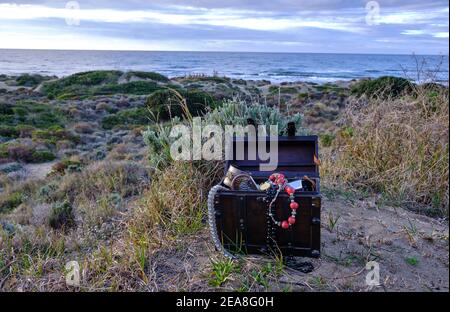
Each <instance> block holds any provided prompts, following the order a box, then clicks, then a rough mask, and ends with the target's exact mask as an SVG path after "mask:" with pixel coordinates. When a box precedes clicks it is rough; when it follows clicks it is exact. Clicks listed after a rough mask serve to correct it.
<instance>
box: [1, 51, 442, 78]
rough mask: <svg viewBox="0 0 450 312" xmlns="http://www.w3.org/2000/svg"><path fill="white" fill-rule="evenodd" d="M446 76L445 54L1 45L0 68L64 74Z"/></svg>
mask: <svg viewBox="0 0 450 312" xmlns="http://www.w3.org/2000/svg"><path fill="white" fill-rule="evenodd" d="M422 61H425V62H426V65H425V66H424V70H425V71H431V72H433V71H435V72H436V81H438V82H447V81H448V55H444V54H440V55H426V54H422V55H421V54H413V53H412V54H380V53H373V54H368V53H334V52H333V53H331V52H329V53H316V52H295V53H294V52H251V51H247V52H237V51H233V52H228V51H139V50H64V49H58V50H53V49H0V74H6V75H20V74H24V73H29V74H41V75H50V76H57V77H63V76H67V75H71V74H74V73H77V72H83V71H89V70H122V71H132V70H139V71H155V72H158V73H161V74H164V75H166V76H168V77H170V78H173V77H178V76H187V75H194V74H204V75H219V76H226V77H230V78H236V79H245V80H269V81H271V82H273V83H280V82H295V81H306V82H315V83H326V82H333V81H348V80H353V79H362V78H377V77H380V76H396V77H404V78H408V79H411V80H415V79H416V73H415V71H416V68H417V63H416V62H422Z"/></svg>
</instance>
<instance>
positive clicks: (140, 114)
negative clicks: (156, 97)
mask: <svg viewBox="0 0 450 312" xmlns="http://www.w3.org/2000/svg"><path fill="white" fill-rule="evenodd" d="M149 118H150V116H149V113H148V110H147V109H146V108H143V107H138V108H130V109H125V110H122V111H119V112H118V113H116V114H112V115H109V116H106V117H104V118H103V119H102V127H103V129H108V130H109V129H113V128H114V127H116V126H130V125H145V124H148V122H149V120H150V119H149Z"/></svg>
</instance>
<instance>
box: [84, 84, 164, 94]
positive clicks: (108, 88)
mask: <svg viewBox="0 0 450 312" xmlns="http://www.w3.org/2000/svg"><path fill="white" fill-rule="evenodd" d="M160 88H161V87H160V86H159V85H158V84H157V83H155V82H153V81H132V82H127V83H122V84H113V83H112V84H107V85H104V86H101V87H98V88H95V89H94V90H93V91H92V93H93V94H94V95H105V94H118V93H119V94H133V95H145V94H151V93H152V92H155V91H156V90H159V89H160Z"/></svg>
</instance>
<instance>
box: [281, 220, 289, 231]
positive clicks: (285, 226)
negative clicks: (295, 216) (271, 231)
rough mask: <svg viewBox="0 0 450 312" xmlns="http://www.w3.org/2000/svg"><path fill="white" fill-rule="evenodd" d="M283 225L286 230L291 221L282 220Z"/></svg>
mask: <svg viewBox="0 0 450 312" xmlns="http://www.w3.org/2000/svg"><path fill="white" fill-rule="evenodd" d="M281 227H282V228H283V229H285V230H286V229H288V228H289V223H288V222H287V221H283V222H281Z"/></svg>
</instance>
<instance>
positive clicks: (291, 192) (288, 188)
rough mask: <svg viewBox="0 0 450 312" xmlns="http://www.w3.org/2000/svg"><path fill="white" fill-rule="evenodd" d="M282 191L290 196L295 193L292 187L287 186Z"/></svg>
mask: <svg viewBox="0 0 450 312" xmlns="http://www.w3.org/2000/svg"><path fill="white" fill-rule="evenodd" d="M284 190H285V192H286V193H288V194H289V195H292V194H294V193H295V189H294V188H293V187H291V186H289V185H288V186H286V187H285V188H284Z"/></svg>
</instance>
